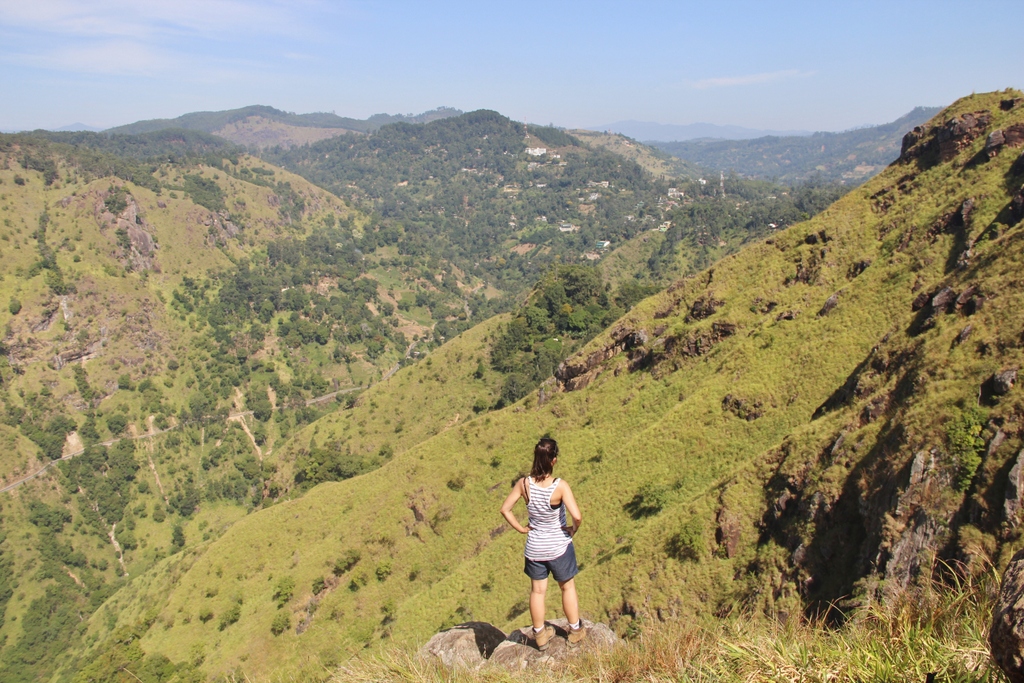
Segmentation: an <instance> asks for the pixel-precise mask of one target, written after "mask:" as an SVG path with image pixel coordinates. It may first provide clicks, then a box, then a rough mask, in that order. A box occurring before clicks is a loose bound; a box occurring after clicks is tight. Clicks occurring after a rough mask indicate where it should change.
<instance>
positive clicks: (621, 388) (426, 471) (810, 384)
mask: <svg viewBox="0 0 1024 683" xmlns="http://www.w3.org/2000/svg"><path fill="white" fill-rule="evenodd" d="M266 109H267V110H269V109H270V108H266ZM201 114H202V116H198V115H188V116H186V117H182V118H181V119H178V120H175V121H174V122H173V125H172V124H168V123H166V122H140V124H137V125H136V127H134V128H133V127H130V126H129V127H125V129H124V130H120V131H115V132H114V134H113V135H109V136H108V135H105V134H94V133H50V134H44V133H39V134H18V135H3V136H0V219H2V220H3V228H2V231H0V238H2V241H0V255H2V256H3V257H4V258H3V259H0V303H6V306H4V307H0V308H2V312H0V317H2V323H3V325H4V326H5V331H4V337H3V355H2V357H0V381H2V391H0V400H2V402H3V410H4V413H3V419H2V423H0V439H2V442H3V443H4V444H5V446H6V448H5V449H4V456H3V457H2V458H0V478H2V485H0V489H2V491H0V495H2V496H3V499H2V500H0V517H2V521H0V529H2V533H3V537H2V541H0V613H2V621H0V638H2V639H3V645H2V647H0V676H2V678H3V680H5V681H6V680H10V681H30V680H31V681H36V680H52V681H102V680H129V679H128V678H126V677H125V672H129V671H130V672H132V675H133V676H136V677H137V678H139V680H146V681H147V683H148V681H150V680H154V681H163V680H176V681H193V680H195V681H199V680H209V679H216V680H232V679H233V680H242V679H245V678H250V679H252V680H277V679H281V680H284V679H316V680H326V679H327V678H329V677H330V676H331V675H333V674H334V672H335V671H336V670H337V668H338V667H339V666H341V665H346V666H347V665H350V664H351V663H352V662H359V661H363V659H364V658H365V657H366V656H367V655H368V654H371V653H373V652H376V651H378V650H379V649H380V648H381V647H385V648H397V649H401V648H409V647H413V646H415V645H417V644H421V643H423V642H425V641H426V639H427V638H429V637H430V636H431V635H432V634H433V633H435V632H437V631H438V630H440V629H445V628H448V627H451V626H453V625H455V624H457V623H460V622H466V621H473V620H482V621H489V622H491V623H494V624H496V625H498V626H499V627H501V628H504V629H505V630H509V629H511V628H512V627H514V626H520V625H522V623H524V618H525V616H524V613H525V612H526V609H527V605H526V604H524V597H525V592H524V586H523V585H522V584H523V583H524V580H523V579H522V577H521V576H520V573H519V572H520V569H519V563H521V552H522V549H521V543H522V539H520V538H517V537H515V536H516V534H514V533H510V532H508V529H507V526H506V525H505V524H504V523H503V522H502V520H501V519H500V517H499V516H498V515H497V513H496V511H497V508H498V506H499V505H500V503H501V500H503V499H504V496H505V495H506V494H507V491H508V487H509V486H511V484H512V483H513V482H514V481H515V480H516V479H517V478H518V477H519V476H522V474H523V473H524V472H525V471H526V469H527V468H528V466H529V462H528V454H529V453H530V451H531V449H532V445H533V443H535V442H536V440H537V438H538V437H539V436H541V435H544V434H550V435H552V436H554V437H555V438H557V439H558V440H559V443H560V445H561V449H562V453H563V454H564V457H563V458H562V462H561V464H560V465H559V473H558V474H559V475H560V476H564V477H565V478H566V479H567V480H569V481H571V482H572V484H573V488H574V490H575V491H576V495H577V497H578V499H579V500H580V504H581V506H582V508H583V510H584V514H585V516H586V518H587V525H586V529H585V531H584V532H581V534H580V536H579V539H578V545H577V553H578V555H579V559H580V563H581V570H582V571H581V574H580V576H579V580H578V581H579V585H580V592H581V596H582V599H583V604H584V612H585V615H586V616H587V617H588V618H592V619H595V620H601V621H604V622H607V623H609V624H610V625H611V627H612V628H613V629H614V630H615V631H616V632H617V633H618V634H619V635H622V636H625V637H627V638H636V637H638V634H640V633H642V632H645V631H646V630H649V629H654V628H667V627H668V626H665V625H671V624H677V623H680V622H684V621H687V620H713V619H723V620H724V619H730V618H734V617H736V616H738V615H747V616H750V617H751V618H754V619H757V618H762V617H764V618H770V619H786V618H792V619H794V620H797V619H800V618H801V617H806V618H809V619H810V618H821V619H828V620H833V621H834V622H835V623H839V622H841V621H843V619H844V617H845V615H848V614H852V613H854V612H855V611H856V610H857V609H860V608H863V607H866V606H869V605H871V604H873V603H875V602H877V601H886V600H894V599H895V598H896V596H898V595H901V594H902V592H903V591H909V590H913V589H914V588H915V587H920V586H924V585H929V584H930V582H932V581H935V580H940V579H945V578H948V577H949V576H950V575H952V574H955V575H956V576H958V577H968V578H971V579H972V580H973V579H976V578H979V577H981V576H983V575H984V574H985V572H987V571H989V570H990V569H991V567H994V566H999V565H1000V564H1001V563H1005V561H1006V559H1007V558H1008V557H1009V555H1010V554H1012V552H1013V551H1014V550H1015V549H1017V548H1018V547H1019V545H1020V542H1019V541H1020V534H1019V530H1018V527H1017V519H1016V516H1015V515H1016V512H1015V511H1013V510H1010V508H1007V507H1006V504H1005V503H1004V499H1006V491H1007V476H1008V475H1007V473H1008V472H1009V471H1010V469H1011V468H1013V467H1014V465H1015V464H1016V463H1017V459H1018V457H1019V456H1018V451H1019V450H1020V448H1021V446H1022V445H1024V444H1022V438H1024V433H1022V431H1021V426H1020V425H1021V419H1022V415H1024V412H1022V411H1024V404H1022V399H1021V398H1020V392H1019V389H1017V388H1014V381H1013V380H1011V379H1005V381H1004V379H999V378H1000V377H1004V378H1009V375H1006V374H1005V373H1008V372H1011V371H1013V370H1016V369H1018V368H1019V367H1020V363H1021V353H1022V352H1021V346H1022V343H1024V342H1022V336H1021V335H1022V334H1024V328H1022V324H1024V322H1022V321H1021V320H1020V319H1019V318H1020V316H1019V315H1018V314H1017V311H1018V310H1019V309H1020V304H1021V301H1020V298H1021V291H1022V290H1021V289H1020V287H1019V284H1020V283H1019V282H1018V281H1017V277H1016V275H1015V273H1016V272H1017V271H1018V270H1019V267H1020V261H1021V260H1022V259H1024V252H1022V250H1021V244H1022V243H1021V238H1022V235H1024V233H1022V232H1021V231H1022V223H1021V220H1022V218H1024V210H1022V209H1021V194H1020V193H1021V190H1020V188H1021V184H1022V183H1024V161H1022V159H1024V157H1022V156H1021V143H1022V140H1024V138H1022V136H1021V132H1020V131H1021V130H1024V95H1022V94H1021V93H1019V92H1017V91H1011V90H1008V91H1003V92H996V93H986V94H980V95H972V96H970V97H967V98H964V99H962V100H959V101H957V102H956V103H954V104H953V105H951V106H950V107H948V108H946V109H944V110H942V111H941V112H937V113H935V116H934V117H933V118H932V119H931V120H930V121H929V122H927V123H925V122H923V121H922V122H920V123H921V125H918V126H917V127H916V128H914V129H913V130H912V131H909V128H908V129H907V130H904V131H902V132H901V134H900V135H902V133H907V135H906V136H905V137H902V140H903V143H902V147H901V149H900V150H899V158H898V159H896V161H894V162H892V164H890V165H889V166H888V168H886V169H885V170H884V171H882V172H881V173H879V174H878V175H877V176H875V177H873V178H870V179H867V180H865V181H864V183H863V184H862V185H858V186H857V187H853V188H852V189H851V188H850V187H840V186H838V185H835V184H828V183H825V182H820V181H816V182H811V183H802V184H793V185H782V184H778V183H776V182H770V181H766V180H753V179H749V178H741V177H738V176H736V175H725V174H721V175H712V174H711V173H708V170H709V169H707V168H702V167H698V166H694V165H691V164H689V163H684V162H682V161H680V160H678V159H673V158H671V157H667V155H665V154H663V153H660V152H658V151H656V150H653V149H651V148H648V147H645V146H644V145H641V144H640V143H636V142H635V141H630V140H628V139H627V138H623V137H622V136H612V135H605V134H597V133H592V132H576V131H564V130H561V129H556V128H553V127H545V126H533V125H525V124H521V123H518V122H516V121H512V120H511V119H509V118H507V117H505V116H502V115H501V114H498V113H497V112H492V111H476V112H470V113H466V114H463V113H461V112H457V111H453V110H438V111H437V112H434V113H431V112H428V114H426V115H423V117H425V118H420V119H416V120H412V119H411V120H405V118H409V117H404V118H403V117H399V120H383V119H382V120H379V121H378V124H379V125H378V124H374V125H372V126H371V125H370V124H368V123H366V121H364V122H362V123H360V124H359V125H361V126H363V128H362V129H360V128H359V127H358V126H357V125H356V123H358V122H356V123H353V122H354V121H356V120H355V119H352V120H348V119H345V120H342V118H341V117H334V118H329V117H327V115H303V116H306V117H307V118H296V115H289V116H286V115H285V113H284V112H278V111H277V110H270V111H269V112H268V111H264V110H263V109H262V108H247V109H246V110H234V111H233V112H226V113H225V112H203V113H201ZM435 114H436V115H435ZM428 115H429V116H428ZM259 116H265V117H267V118H264V119H259V118H258V117H259ZM332 116H333V115H332ZM189 117H192V118H189ZM254 117H256V118H254ZM367 121H373V117H371V119H369V120H367ZM342 123H344V125H345V126H352V127H345V128H343V127H342ZM184 124H187V125H184ZM247 126H248V127H249V128H246V127H247ZM178 127H181V128H187V129H189V130H186V131H181V130H176V128H178ZM225 131H229V132H231V134H230V135H228V134H227V133H226V132H225ZM274 131H277V132H274ZM324 131H327V132H326V133H325V132H324ZM908 131H909V132H908ZM996 131H999V133H1000V135H999V136H996V137H993V135H994V133H995V132H996ZM328 133H329V134H328ZM275 135H276V136H277V137H274V136H275ZM220 136H223V137H220ZM261 136H262V137H261ZM303 136H305V137H303ZM225 138H226V139H225ZM994 140H995V141H996V142H993V141H994ZM264 143H266V144H264ZM541 150H543V151H541ZM1014 377H1015V375H1014ZM1004 387H1005V391H1004V390H1003V389H1004ZM979 392H980V393H979ZM979 397H980V398H979ZM963 434H967V435H968V436H967V437H963V436H962V435H963ZM44 468H45V469H44ZM40 470H42V471H43V472H42V474H38V473H39V472H40ZM37 474H38V476H36V475H37ZM30 475H32V478H31V479H27V477H29V476H30ZM1011 507H1012V506H1011ZM1008 510H1009V511H1008ZM947 567H948V568H949V569H947ZM683 587H685V589H684V588H683ZM782 615H785V616H782ZM54 644H59V646H60V647H59V651H57V652H54Z"/></svg>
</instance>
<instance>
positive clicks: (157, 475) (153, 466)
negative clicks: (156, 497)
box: [146, 439, 169, 505]
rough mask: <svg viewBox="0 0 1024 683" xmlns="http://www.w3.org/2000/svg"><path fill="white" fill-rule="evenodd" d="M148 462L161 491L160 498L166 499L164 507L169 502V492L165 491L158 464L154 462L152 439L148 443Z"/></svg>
mask: <svg viewBox="0 0 1024 683" xmlns="http://www.w3.org/2000/svg"><path fill="white" fill-rule="evenodd" d="M146 460H148V461H149V469H150V471H151V472H153V478H154V479H156V487H157V488H158V489H160V497H161V498H163V499H164V505H166V504H167V503H168V502H169V501H168V499H167V492H166V491H164V485H163V484H162V483H161V482H160V473H159V472H157V471H156V463H155V462H153V440H152V439H150V440H149V441H148V442H146Z"/></svg>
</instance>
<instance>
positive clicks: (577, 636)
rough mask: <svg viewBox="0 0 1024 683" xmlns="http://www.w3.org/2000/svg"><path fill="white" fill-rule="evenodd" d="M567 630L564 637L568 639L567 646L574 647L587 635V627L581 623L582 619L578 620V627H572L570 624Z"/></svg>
mask: <svg viewBox="0 0 1024 683" xmlns="http://www.w3.org/2000/svg"><path fill="white" fill-rule="evenodd" d="M568 630H569V637H568V638H566V640H568V641H569V647H576V646H577V645H579V644H580V643H582V642H583V640H584V639H585V638H586V637H587V629H586V627H585V626H584V625H583V622H582V621H580V627H579V628H573V627H572V626H569V627H568Z"/></svg>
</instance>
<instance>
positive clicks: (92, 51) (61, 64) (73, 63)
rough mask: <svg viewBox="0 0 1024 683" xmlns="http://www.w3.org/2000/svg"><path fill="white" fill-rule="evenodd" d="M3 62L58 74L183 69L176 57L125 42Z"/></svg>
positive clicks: (8, 58)
mask: <svg viewBox="0 0 1024 683" xmlns="http://www.w3.org/2000/svg"><path fill="white" fill-rule="evenodd" d="M3 61H5V62H13V63H16V64H23V65H27V66H32V67H37V68H44V69H55V70H58V71H70V72H77V73H93V74H110V75H115V76H153V75H156V74H157V73H158V72H161V71H166V70H169V69H173V68H175V67H180V66H181V64H180V63H179V62H178V60H177V58H176V57H175V56H174V55H171V54H167V53H164V52H162V51H160V50H158V49H154V48H153V47H151V46H149V45H144V44H142V43H138V42H132V41H124V40H108V41H99V42H96V43H92V44H84V45H74V46H68V47H62V48H59V49H56V50H51V51H47V52H45V53H41V54H13V55H8V56H6V57H5V58H4V59H3Z"/></svg>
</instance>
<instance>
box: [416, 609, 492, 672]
mask: <svg viewBox="0 0 1024 683" xmlns="http://www.w3.org/2000/svg"><path fill="white" fill-rule="evenodd" d="M504 640H505V633H504V632H503V631H502V630H501V629H499V628H496V627H495V626H492V625H491V624H488V623H486V622H483V621H469V622H466V623H465V624H459V625H458V626H453V627H452V628H450V629H448V630H447V631H441V632H440V633H436V634H434V637H433V638H431V639H430V640H428V641H427V644H426V645H424V646H423V647H422V648H420V657H423V658H425V659H429V658H430V657H437V658H438V659H440V660H441V663H442V664H444V665H445V666H447V667H465V668H467V669H477V668H480V667H481V666H483V665H484V663H485V662H486V661H487V658H488V657H490V656H491V655H492V654H493V653H494V651H495V649H497V647H498V646H499V645H500V644H501V643H502V642H503V641H504Z"/></svg>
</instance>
